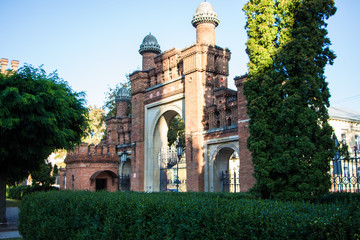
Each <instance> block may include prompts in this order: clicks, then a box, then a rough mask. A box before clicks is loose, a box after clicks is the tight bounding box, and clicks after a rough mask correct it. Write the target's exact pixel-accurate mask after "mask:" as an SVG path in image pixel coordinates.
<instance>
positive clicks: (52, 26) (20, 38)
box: [0, 0, 360, 112]
mask: <svg viewBox="0 0 360 240" xmlns="http://www.w3.org/2000/svg"><path fill="white" fill-rule="evenodd" d="M201 2H203V0H182V1H176V0H153V1H145V0H143V1H140V0H133V1H125V0H101V1H100V0H51V1H49V0H32V1H29V0H0V16H1V21H0V58H7V59H9V62H10V61H11V60H19V61H20V65H19V67H21V66H23V65H24V64H25V63H27V64H31V65H33V66H35V67H38V66H40V65H43V68H44V69H45V70H46V72H47V73H51V72H53V71H54V70H57V72H58V74H59V76H60V77H61V78H63V79H64V80H65V81H67V82H68V83H69V85H70V86H71V87H72V88H73V89H74V90H75V91H77V92H80V91H83V92H85V93H86V99H87V104H88V105H97V106H98V107H100V106H102V105H103V104H104V101H105V92H106V91H107V90H108V88H109V87H114V86H115V85H116V84H118V83H120V82H125V81H126V77H125V76H126V74H129V73H131V72H133V71H135V70H140V69H141V64H142V58H141V55H140V54H139V53H138V50H139V47H140V44H141V43H142V40H143V38H144V37H145V36H146V35H147V34H149V33H150V32H151V34H152V35H154V36H155V37H156V38H157V40H158V42H159V44H160V46H161V50H162V51H165V50H168V49H170V48H173V47H176V48H178V49H183V48H185V47H188V46H191V45H192V44H194V43H195V42H196V31H195V28H194V27H193V26H192V25H191V20H192V17H193V15H194V14H195V12H196V9H197V7H198V6H199V4H200V3H201ZM208 2H210V3H211V4H212V5H213V7H214V10H215V12H216V13H217V14H218V16H219V19H220V24H219V26H218V27H217V28H216V45H218V46H221V47H227V48H229V49H230V50H231V52H232V55H231V60H230V66H229V67H230V75H229V78H228V82H229V87H230V88H235V86H234V81H233V78H234V77H235V76H239V75H243V74H245V73H246V72H247V63H248V61H249V59H248V57H247V55H246V53H245V48H246V47H245V43H246V41H247V34H246V31H245V29H244V26H245V21H246V19H245V14H244V12H243V11H242V8H243V6H244V4H245V3H246V1H245V0H237V1H236V0H209V1H208ZM335 4H336V6H337V8H338V10H337V13H336V14H335V15H334V16H332V17H331V18H330V19H329V20H328V27H327V29H328V32H329V34H328V36H329V38H330V40H331V42H332V47H331V48H332V50H333V51H334V52H335V54H336V55H337V58H336V59H335V62H334V65H332V66H327V67H326V71H325V75H326V77H327V81H328V82H329V88H330V92H331V95H332V97H331V99H330V102H331V106H333V107H337V108H341V109H350V110H353V111H356V112H360V91H359V90H360V87H359V86H360V85H359V80H360V77H359V73H358V72H359V70H360V61H359V56H360V47H359V43H360V42H359V39H360V27H359V23H360V21H359V20H358V18H357V16H358V11H359V10H360V1H359V0H336V1H335ZM8 67H9V68H10V64H9V65H8Z"/></svg>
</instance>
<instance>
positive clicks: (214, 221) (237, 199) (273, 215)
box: [19, 191, 360, 240]
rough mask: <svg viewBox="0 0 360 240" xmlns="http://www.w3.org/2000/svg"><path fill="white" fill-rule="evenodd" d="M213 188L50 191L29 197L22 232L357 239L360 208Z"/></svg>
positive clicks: (32, 235)
mask: <svg viewBox="0 0 360 240" xmlns="http://www.w3.org/2000/svg"><path fill="white" fill-rule="evenodd" d="M249 198H252V197H251V196H250V195H241V194H239V195H228V194H209V193H136V192H127V193H121V192H118V193H108V192H95V193H94V192H71V191H59V192H47V193H38V194H33V195H29V196H26V197H25V198H24V200H23V203H22V207H21V211H20V226H19V230H20V233H21V234H22V236H23V237H24V239H28V240H31V239H37V240H39V239H69V240H71V239H74V240H75V239H76V240H81V239H87V240H90V239H102V240H103V239H234V238H235V239H317V240H318V239H358V238H360V225H359V224H360V221H359V220H360V210H359V207H356V206H352V207H351V208H350V207H349V206H348V205H347V204H341V203H338V204H309V203H299V202H277V201H270V200H266V201H261V200H255V199H249Z"/></svg>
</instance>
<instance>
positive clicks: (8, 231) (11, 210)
mask: <svg viewBox="0 0 360 240" xmlns="http://www.w3.org/2000/svg"><path fill="white" fill-rule="evenodd" d="M6 218H7V221H8V222H7V224H5V225H2V224H0V239H8V238H19V237H21V235H20V234H19V231H18V230H17V228H18V224H19V209H18V208H17V207H8V208H6Z"/></svg>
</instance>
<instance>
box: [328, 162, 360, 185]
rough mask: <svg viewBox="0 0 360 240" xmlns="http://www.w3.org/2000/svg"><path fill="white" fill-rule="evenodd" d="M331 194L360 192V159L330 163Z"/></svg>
mask: <svg viewBox="0 0 360 240" xmlns="http://www.w3.org/2000/svg"><path fill="white" fill-rule="evenodd" d="M330 174H331V192H360V157H357V156H356V155H355V157H353V158H349V159H344V158H339V159H334V160H332V161H331V162H330Z"/></svg>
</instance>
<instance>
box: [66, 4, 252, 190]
mask: <svg viewBox="0 0 360 240" xmlns="http://www.w3.org/2000/svg"><path fill="white" fill-rule="evenodd" d="M192 25H193V26H194V27H195V28H196V44H194V45H192V46H189V47H187V48H185V49H177V48H172V49H169V50H167V51H164V52H162V51H161V49H160V45H159V44H158V41H157V39H156V38H155V36H153V35H151V34H149V35H147V36H146V37H145V38H144V39H143V42H142V44H141V45H140V50H139V53H140V54H141V55H142V70H140V71H135V72H133V73H132V74H131V75H130V81H131V98H130V96H129V94H128V93H127V92H126V89H121V90H120V91H119V93H118V96H117V99H116V104H117V115H116V117H114V118H111V119H108V120H107V121H106V124H107V138H106V139H104V140H103V141H102V142H101V143H100V144H99V145H97V146H94V145H87V144H82V145H80V146H79V147H78V148H77V149H76V150H75V151H73V152H71V153H69V154H68V156H67V158H66V159H65V163H66V164H67V168H66V170H65V171H64V172H63V173H62V180H61V185H62V188H67V189H75V190H80V189H89V190H97V189H98V190H99V189H107V190H109V191H115V190H118V189H120V190H124V189H131V190H134V191H149V192H151V191H169V190H172V189H174V181H172V180H173V179H174V176H176V175H177V176H179V178H180V183H181V184H180V185H182V186H181V188H179V189H182V190H183V191H210V192H213V191H247V190H248V189H249V188H250V187H251V186H252V185H253V184H254V182H255V179H254V178H253V176H252V173H253V167H252V161H251V154H250V152H249V151H248V149H247V148H246V140H247V137H248V135H249V133H248V128H247V127H248V120H249V119H248V116H247V114H246V99H245V97H244V95H243V91H242V83H243V81H244V79H245V78H246V76H242V77H236V78H235V79H234V81H235V85H236V87H237V90H232V89H229V88H228V75H229V64H228V63H229V61H230V57H231V52H230V50H229V49H226V48H222V47H219V46H217V45H216V41H215V29H216V27H217V26H218V25H219V19H218V16H217V14H216V12H215V11H214V9H213V7H212V5H211V4H210V3H208V2H203V3H201V4H200V5H199V7H198V8H197V10H196V13H195V15H194V16H193V20H192ZM130 100H131V103H132V104H131V107H132V109H131V112H132V115H131V117H130V116H129V114H128V111H127V110H128V106H129V103H130ZM177 115H178V116H180V117H181V118H182V119H183V120H184V122H185V153H184V157H183V158H182V159H181V161H180V162H181V163H180V164H179V166H180V168H179V169H178V170H177V169H175V168H174V164H171V163H173V162H174V154H173V153H174V150H173V149H169V148H168V146H167V145H168V144H167V142H168V141H167V131H168V128H169V124H170V122H171V121H172V119H173V118H174V117H175V116H177ZM185 156H186V157H185ZM175 162H176V156H175ZM128 183H129V185H127V184H128Z"/></svg>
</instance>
